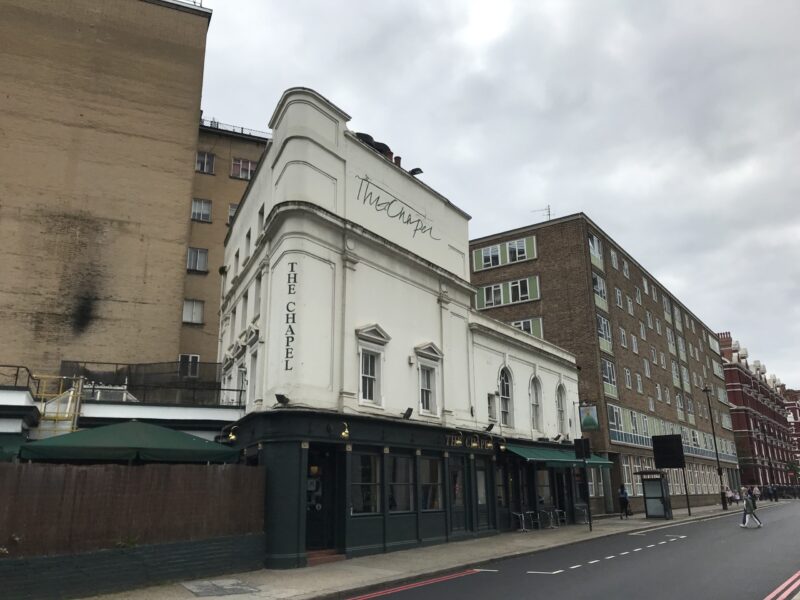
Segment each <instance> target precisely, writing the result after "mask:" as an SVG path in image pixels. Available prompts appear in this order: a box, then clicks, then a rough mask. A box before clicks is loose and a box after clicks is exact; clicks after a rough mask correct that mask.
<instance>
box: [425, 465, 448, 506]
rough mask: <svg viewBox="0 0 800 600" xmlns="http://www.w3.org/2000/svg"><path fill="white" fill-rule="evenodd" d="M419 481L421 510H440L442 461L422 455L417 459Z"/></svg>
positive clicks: (442, 493)
mask: <svg viewBox="0 0 800 600" xmlns="http://www.w3.org/2000/svg"><path fill="white" fill-rule="evenodd" d="M419 483H420V492H421V493H422V503H421V506H420V508H421V509H422V510H442V497H443V495H444V492H443V490H442V461H441V459H439V458H430V457H422V458H420V460H419Z"/></svg>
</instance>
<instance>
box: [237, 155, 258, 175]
mask: <svg viewBox="0 0 800 600" xmlns="http://www.w3.org/2000/svg"><path fill="white" fill-rule="evenodd" d="M256 166H258V163H257V162H256V161H254V160H248V159H246V158H234V159H233V161H231V177H235V178H236V179H247V180H250V179H251V178H252V177H253V174H254V173H255V172H256Z"/></svg>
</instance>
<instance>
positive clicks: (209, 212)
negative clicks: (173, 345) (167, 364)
mask: <svg viewBox="0 0 800 600" xmlns="http://www.w3.org/2000/svg"><path fill="white" fill-rule="evenodd" d="M267 139H268V134H267V133H265V132H261V131H253V130H250V129H244V128H242V127H234V126H231V125H225V124H223V123H219V122H217V121H206V120H204V121H202V123H201V126H200V133H199V139H198V141H197V156H196V161H195V173H194V182H193V185H192V201H191V207H189V208H188V209H187V214H186V215H185V218H189V219H190V223H189V241H188V247H187V250H186V252H187V254H186V282H185V288H184V311H183V315H182V323H183V324H182V327H181V337H180V353H181V355H183V357H185V358H186V359H187V360H191V361H197V362H216V360H217V345H218V344H217V341H218V338H219V305H220V295H221V288H220V283H221V282H220V277H221V276H220V272H219V268H220V267H221V266H222V265H223V262H224V260H223V251H224V243H225V235H226V234H227V232H228V222H229V220H230V217H232V216H233V213H234V212H235V210H236V208H237V207H238V205H239V200H240V199H241V198H242V195H243V194H244V191H245V190H246V189H247V185H248V184H249V182H250V179H251V177H252V175H253V174H254V173H255V169H256V166H257V165H258V161H259V160H260V159H261V155H262V153H263V152H264V148H266V145H267Z"/></svg>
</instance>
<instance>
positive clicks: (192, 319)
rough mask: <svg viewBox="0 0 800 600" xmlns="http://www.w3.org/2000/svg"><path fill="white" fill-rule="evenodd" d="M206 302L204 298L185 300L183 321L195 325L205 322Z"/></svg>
mask: <svg viewBox="0 0 800 600" xmlns="http://www.w3.org/2000/svg"><path fill="white" fill-rule="evenodd" d="M204 306H205V302H203V301H202V300H191V299H187V300H184V301H183V322H184V323H192V324H194V325H202V323H203V307H204Z"/></svg>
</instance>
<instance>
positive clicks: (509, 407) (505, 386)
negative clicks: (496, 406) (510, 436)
mask: <svg viewBox="0 0 800 600" xmlns="http://www.w3.org/2000/svg"><path fill="white" fill-rule="evenodd" d="M513 416H514V415H513V404H512V402H511V373H510V372H509V370H508V369H506V368H503V370H501V371H500V424H501V425H505V426H508V427H510V426H511V425H512V423H513Z"/></svg>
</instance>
